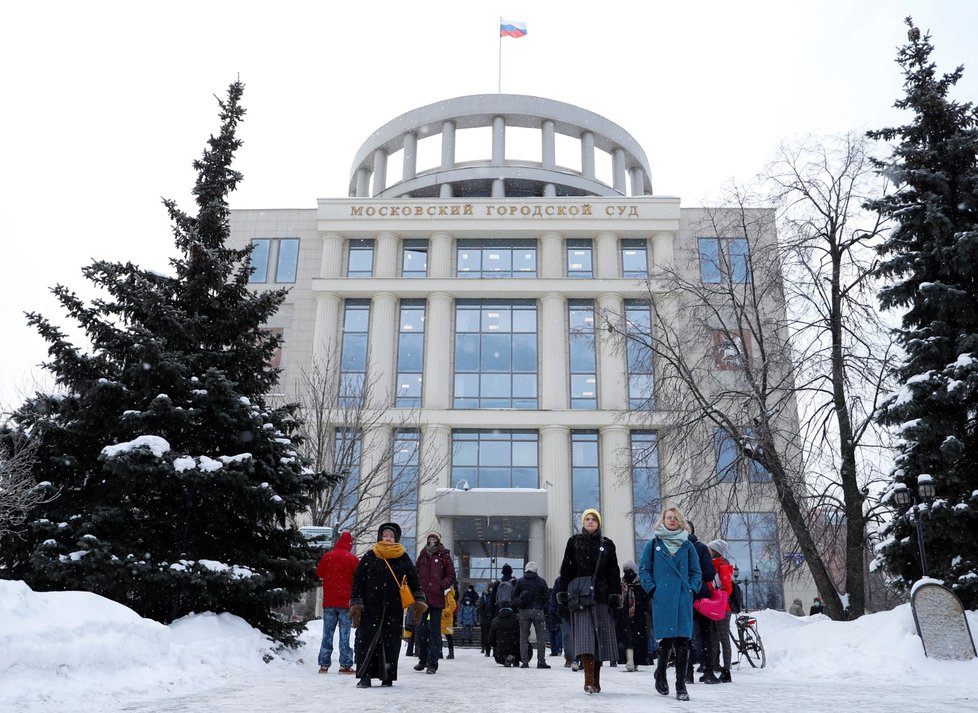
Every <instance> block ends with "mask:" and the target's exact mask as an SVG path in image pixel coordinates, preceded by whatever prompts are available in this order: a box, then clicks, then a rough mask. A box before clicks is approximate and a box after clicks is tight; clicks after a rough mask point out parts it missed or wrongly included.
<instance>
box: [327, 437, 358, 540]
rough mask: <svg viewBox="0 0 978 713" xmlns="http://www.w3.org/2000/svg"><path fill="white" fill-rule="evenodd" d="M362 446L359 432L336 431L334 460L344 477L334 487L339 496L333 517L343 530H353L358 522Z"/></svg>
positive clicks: (335, 499)
mask: <svg viewBox="0 0 978 713" xmlns="http://www.w3.org/2000/svg"><path fill="white" fill-rule="evenodd" d="M360 446H361V439H360V433H359V431H355V430H352V429H345V428H338V429H336V432H335V433H334V444H333V448H334V451H333V452H334V454H335V455H334V460H335V461H336V466H337V468H338V469H339V471H340V473H341V474H342V475H343V477H342V479H341V480H340V481H339V483H337V484H336V485H335V486H334V487H335V488H337V489H338V490H339V494H338V495H337V496H336V497H334V498H333V502H334V503H335V504H336V509H335V512H334V513H332V515H333V518H334V522H335V523H336V524H338V525H339V529H341V530H349V529H352V527H353V526H354V525H355V524H356V522H357V505H358V504H359V503H360V457H361V449H360Z"/></svg>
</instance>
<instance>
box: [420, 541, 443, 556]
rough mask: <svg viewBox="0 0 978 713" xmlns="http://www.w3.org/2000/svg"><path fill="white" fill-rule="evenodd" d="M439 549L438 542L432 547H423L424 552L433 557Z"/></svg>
mask: <svg viewBox="0 0 978 713" xmlns="http://www.w3.org/2000/svg"><path fill="white" fill-rule="evenodd" d="M440 549H441V543H440V542H436V543H435V544H433V545H425V546H424V550H425V552H427V553H428V554H429V555H434V554H435V553H437V552H438V550H440Z"/></svg>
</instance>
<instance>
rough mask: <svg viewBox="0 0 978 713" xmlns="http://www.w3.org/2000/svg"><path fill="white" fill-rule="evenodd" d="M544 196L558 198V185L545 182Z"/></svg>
mask: <svg viewBox="0 0 978 713" xmlns="http://www.w3.org/2000/svg"><path fill="white" fill-rule="evenodd" d="M543 197H544V198H556V197H557V186H555V185H554V184H552V183H544V184H543Z"/></svg>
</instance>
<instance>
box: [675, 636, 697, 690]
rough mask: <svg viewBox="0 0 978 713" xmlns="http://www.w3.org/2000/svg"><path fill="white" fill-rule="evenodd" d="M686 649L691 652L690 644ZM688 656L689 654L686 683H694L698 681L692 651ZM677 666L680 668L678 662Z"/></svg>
mask: <svg viewBox="0 0 978 713" xmlns="http://www.w3.org/2000/svg"><path fill="white" fill-rule="evenodd" d="M686 650H687V652H689V646H688V645H687V647H686ZM688 656H689V661H688V662H687V664H686V683H693V682H695V681H696V675H695V673H694V671H693V668H694V667H693V656H692V654H691V653H688ZM676 666H677V668H678V666H679V665H678V664H676Z"/></svg>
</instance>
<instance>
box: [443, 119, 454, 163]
mask: <svg viewBox="0 0 978 713" xmlns="http://www.w3.org/2000/svg"><path fill="white" fill-rule="evenodd" d="M454 165H455V122H453V121H446V122H444V123H443V124H442V125H441V167H442V168H451V167H452V166H454Z"/></svg>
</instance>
